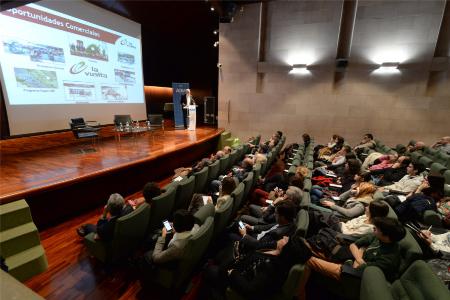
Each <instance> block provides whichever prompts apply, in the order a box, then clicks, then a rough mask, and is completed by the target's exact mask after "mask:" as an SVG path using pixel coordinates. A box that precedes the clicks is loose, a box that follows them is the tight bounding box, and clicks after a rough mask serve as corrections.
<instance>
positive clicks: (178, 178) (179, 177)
mask: <svg viewBox="0 0 450 300" xmlns="http://www.w3.org/2000/svg"><path fill="white" fill-rule="evenodd" d="M181 180H183V177H181V176H177V177H176V178H175V179H174V180H173V181H175V182H176V181H181Z"/></svg>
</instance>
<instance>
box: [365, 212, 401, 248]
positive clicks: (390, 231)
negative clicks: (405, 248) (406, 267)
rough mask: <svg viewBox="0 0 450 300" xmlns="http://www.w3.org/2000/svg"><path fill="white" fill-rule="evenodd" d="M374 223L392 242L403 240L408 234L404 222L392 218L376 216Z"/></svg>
mask: <svg viewBox="0 0 450 300" xmlns="http://www.w3.org/2000/svg"><path fill="white" fill-rule="evenodd" d="M372 224H373V225H374V226H375V227H376V228H377V229H378V230H379V231H381V233H382V234H383V235H385V236H387V237H388V238H389V240H390V241H391V242H398V241H400V240H402V239H403V238H404V237H405V235H406V230H405V228H404V227H403V225H402V223H400V221H398V220H396V219H392V218H386V217H385V218H380V217H378V218H374V219H373V220H372Z"/></svg>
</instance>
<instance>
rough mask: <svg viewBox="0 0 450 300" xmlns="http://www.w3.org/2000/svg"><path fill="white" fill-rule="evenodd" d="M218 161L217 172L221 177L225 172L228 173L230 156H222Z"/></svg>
mask: <svg viewBox="0 0 450 300" xmlns="http://www.w3.org/2000/svg"><path fill="white" fill-rule="evenodd" d="M219 161H220V171H219V175H223V174H225V172H226V171H228V169H229V168H228V166H229V164H230V155H229V154H227V155H224V156H223V157H222V158H221V159H219Z"/></svg>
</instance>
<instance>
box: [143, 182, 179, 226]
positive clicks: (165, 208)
mask: <svg viewBox="0 0 450 300" xmlns="http://www.w3.org/2000/svg"><path fill="white" fill-rule="evenodd" d="M176 193H177V190H176V188H173V187H168V188H167V189H166V191H165V192H164V193H162V194H161V195H159V196H157V197H155V198H153V199H152V206H151V209H150V221H149V223H148V233H149V234H152V233H153V232H154V231H155V230H156V229H159V228H161V227H162V221H164V220H165V219H168V218H169V217H170V215H171V213H172V211H173V206H174V205H175V196H176Z"/></svg>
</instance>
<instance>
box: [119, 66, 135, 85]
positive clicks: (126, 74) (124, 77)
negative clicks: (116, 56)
mask: <svg viewBox="0 0 450 300" xmlns="http://www.w3.org/2000/svg"><path fill="white" fill-rule="evenodd" d="M114 74H115V75H116V82H118V83H123V84H134V83H135V82H136V75H135V73H134V72H131V71H126V70H119V69H114Z"/></svg>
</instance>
